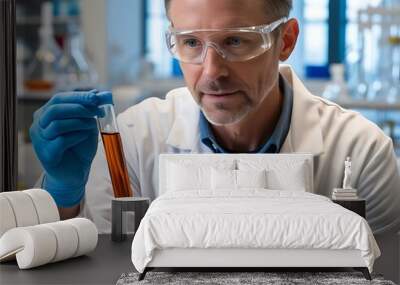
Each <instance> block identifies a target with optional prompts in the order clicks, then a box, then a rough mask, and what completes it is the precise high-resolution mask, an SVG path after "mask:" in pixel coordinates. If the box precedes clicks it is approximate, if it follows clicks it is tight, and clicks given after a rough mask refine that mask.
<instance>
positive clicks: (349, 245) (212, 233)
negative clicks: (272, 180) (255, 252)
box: [132, 188, 380, 272]
mask: <svg viewBox="0 0 400 285" xmlns="http://www.w3.org/2000/svg"><path fill="white" fill-rule="evenodd" d="M174 248H176V249H331V250H359V251H360V253H361V258H362V259H363V260H364V262H365V266H366V267H368V269H369V270H370V271H372V268H373V264H374V261H375V259H376V258H377V257H379V255H380V251H379V248H378V246H377V244H376V241H375V239H374V237H373V235H372V232H371V229H370V228H369V226H368V223H367V222H366V220H365V219H363V218H362V217H360V216H359V215H357V214H355V213H353V212H351V211H349V210H347V209H345V208H343V207H341V206H340V205H337V204H335V203H333V202H332V201H331V200H330V199H328V198H326V197H324V196H320V195H316V194H312V193H308V192H300V191H283V190H268V189H258V188H256V189H241V190H240V191H229V189H226V190H225V191H218V192H212V191H200V190H187V191H179V192H176V191H175V192H167V193H165V194H163V195H161V196H160V197H158V198H157V199H156V200H154V202H153V203H152V204H151V206H150V208H149V210H148V211H147V213H146V215H145V217H144V218H143V220H142V222H141V223H140V225H139V228H138V230H137V232H136V234H135V237H134V240H133V242H132V262H133V265H134V266H135V268H136V269H137V270H138V271H139V272H143V271H144V269H145V267H146V266H148V264H149V263H150V262H151V261H152V259H153V258H154V254H155V251H156V250H163V249H174Z"/></svg>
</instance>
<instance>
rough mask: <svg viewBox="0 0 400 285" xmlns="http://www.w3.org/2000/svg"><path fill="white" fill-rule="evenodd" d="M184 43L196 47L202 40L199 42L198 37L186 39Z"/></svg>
mask: <svg viewBox="0 0 400 285" xmlns="http://www.w3.org/2000/svg"><path fill="white" fill-rule="evenodd" d="M183 44H184V46H188V47H191V48H194V47H197V46H199V45H200V42H199V40H196V39H186V40H184V42H183Z"/></svg>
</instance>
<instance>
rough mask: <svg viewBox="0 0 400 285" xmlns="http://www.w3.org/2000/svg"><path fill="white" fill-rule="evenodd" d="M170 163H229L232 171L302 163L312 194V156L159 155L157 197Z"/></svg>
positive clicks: (161, 192) (303, 154) (280, 167)
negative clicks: (232, 168)
mask: <svg viewBox="0 0 400 285" xmlns="http://www.w3.org/2000/svg"><path fill="white" fill-rule="evenodd" d="M170 163H184V164H185V163H188V164H190V165H207V166H218V165H220V164H221V163H223V164H229V163H231V164H232V165H233V167H234V169H241V167H242V166H243V167H254V168H257V167H260V168H261V167H262V168H274V169H278V170H279V169H283V170H284V169H285V167H286V166H287V165H292V164H296V163H304V167H305V176H306V177H305V180H306V184H307V189H305V190H306V191H307V192H311V193H312V192H313V190H314V186H313V171H314V170H313V155H312V154H309V153H291V154H160V156H159V189H158V190H159V193H158V194H159V195H161V194H163V193H165V192H166V185H167V169H168V165H169V164H170Z"/></svg>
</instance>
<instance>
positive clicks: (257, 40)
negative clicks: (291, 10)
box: [166, 18, 286, 64]
mask: <svg viewBox="0 0 400 285" xmlns="http://www.w3.org/2000/svg"><path fill="white" fill-rule="evenodd" d="M285 20H286V19H285V18H282V19H280V20H278V21H275V22H274V23H272V24H270V25H265V26H259V27H248V28H234V29H223V30H191V31H182V30H181V31H178V30H174V29H172V28H170V30H169V31H167V33H166V40H167V46H168V49H169V51H170V53H171V54H172V56H173V57H175V58H176V59H178V60H179V61H181V62H185V63H193V64H201V63H202V62H203V61H204V58H205V56H206V54H207V50H208V48H209V47H212V48H214V49H215V50H216V51H217V52H218V53H219V55H220V56H221V57H222V58H224V59H225V60H228V61H247V60H250V59H252V58H255V57H257V56H259V55H261V54H263V53H264V52H266V51H267V50H269V49H270V48H271V46H272V39H271V32H272V31H273V30H274V29H275V28H277V27H278V26H279V25H280V24H281V23H283V22H284V21H285Z"/></svg>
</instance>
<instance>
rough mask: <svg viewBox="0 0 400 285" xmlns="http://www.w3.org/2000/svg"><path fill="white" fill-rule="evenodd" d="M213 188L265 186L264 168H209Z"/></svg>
mask: <svg viewBox="0 0 400 285" xmlns="http://www.w3.org/2000/svg"><path fill="white" fill-rule="evenodd" d="M211 183H212V186H211V187H212V189H213V190H222V189H224V190H238V189H240V188H266V187H267V178H266V171H265V170H254V171H253V170H228V169H215V168H212V170H211Z"/></svg>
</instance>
